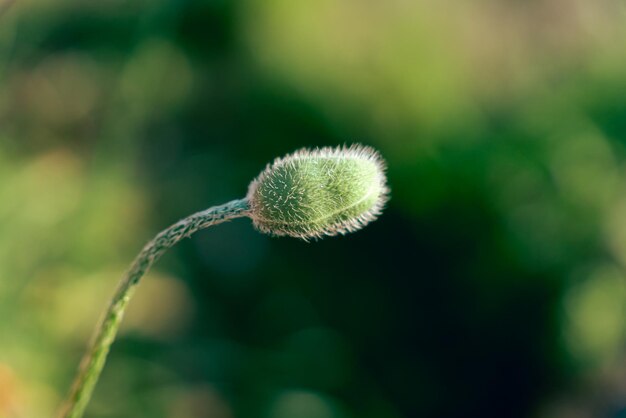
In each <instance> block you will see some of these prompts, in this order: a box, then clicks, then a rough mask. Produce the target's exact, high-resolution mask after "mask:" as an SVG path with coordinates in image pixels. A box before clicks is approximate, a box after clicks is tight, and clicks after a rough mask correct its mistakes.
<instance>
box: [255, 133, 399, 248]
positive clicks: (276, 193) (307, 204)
mask: <svg viewBox="0 0 626 418" xmlns="http://www.w3.org/2000/svg"><path fill="white" fill-rule="evenodd" d="M246 199H247V201H248V204H249V207H250V209H249V212H248V216H249V217H250V218H251V219H252V221H253V223H254V226H255V227H256V228H257V229H258V230H260V231H261V232H264V233H268V234H271V235H277V236H284V235H288V236H291V237H296V238H302V239H304V240H308V239H310V238H321V237H323V236H325V235H337V234H346V233H348V232H353V231H356V230H358V229H361V228H363V227H364V226H365V225H367V224H368V223H369V222H371V221H373V220H375V219H376V218H377V217H378V215H380V213H381V211H382V209H383V207H384V205H385V203H386V202H387V200H388V199H389V188H388V187H387V179H386V176H385V162H384V160H383V159H382V157H381V156H380V154H379V153H378V152H377V151H376V150H374V149H373V148H371V147H368V146H364V145H359V144H354V145H351V146H341V147H337V148H331V147H324V148H319V149H314V150H308V149H301V150H298V151H296V152H294V153H292V154H289V155H286V156H285V157H282V158H277V159H276V160H275V161H274V162H273V163H271V164H268V166H267V167H266V168H265V170H264V171H263V172H261V174H260V175H259V176H258V177H257V178H256V179H255V180H254V181H253V182H252V183H251V184H250V187H249V189H248V194H247V197H246Z"/></svg>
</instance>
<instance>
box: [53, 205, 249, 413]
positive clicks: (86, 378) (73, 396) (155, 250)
mask: <svg viewBox="0 0 626 418" xmlns="http://www.w3.org/2000/svg"><path fill="white" fill-rule="evenodd" d="M248 211H249V206H248V201H247V200H246V199H242V200H233V201H232V202H229V203H226V204H224V205H221V206H214V207H212V208H210V209H207V210H205V211H202V212H198V213H195V214H193V215H191V216H188V217H187V218H185V219H182V220H180V221H178V222H177V223H175V224H174V225H172V226H170V227H169V228H167V229H165V230H163V231H161V232H160V233H159V234H158V235H157V236H156V237H155V238H154V239H153V240H152V241H150V242H149V243H147V244H146V245H145V247H143V249H142V250H141V252H140V253H139V255H138V256H137V257H136V258H135V260H134V261H133V264H132V265H131V266H130V269H129V270H128V271H127V272H126V274H125V275H124V277H123V278H122V281H121V282H120V284H119V285H118V288H117V290H116V292H115V294H114V295H113V298H112V299H111V303H110V304H109V307H108V309H107V310H106V312H105V314H104V316H103V317H102V320H101V322H100V325H99V326H98V328H97V329H96V333H95V334H94V336H93V338H92V342H91V345H90V348H89V349H88V350H87V352H86V353H85V355H84V357H83V360H82V362H81V364H80V368H79V370H78V374H77V375H76V378H75V379H74V383H73V385H72V389H71V391H70V394H69V396H68V398H67V400H66V402H65V404H64V405H63V407H62V409H61V412H60V414H59V418H80V417H82V415H83V412H84V411H85V408H86V407H87V403H88V402H89V399H90V398H91V394H92V392H93V390H94V387H95V386H96V383H97V381H98V378H99V377H100V372H101V371H102V368H103V367H104V363H105V362H106V358H107V354H108V353H109V348H110V347H111V344H112V343H113V341H114V340H115V336H116V334H117V331H118V329H119V327H120V323H121V322H122V317H123V316H124V311H125V310H126V306H127V305H128V302H129V301H130V298H131V297H132V295H133V293H134V291H135V288H136V286H137V284H138V283H139V280H140V279H141V278H142V277H143V275H144V274H145V273H146V272H147V271H148V270H149V269H150V267H151V266H152V265H153V264H154V263H155V262H156V261H157V260H158V259H159V258H160V257H161V256H162V255H163V254H164V253H165V251H167V250H168V249H169V248H171V247H172V246H174V244H176V243H177V242H178V241H180V240H181V239H183V238H186V237H189V236H190V235H191V234H193V233H194V232H196V231H199V230H201V229H204V228H207V227H209V226H212V225H216V224H219V223H222V222H225V221H228V220H230V219H234V218H240V217H242V216H246V215H247V213H248Z"/></svg>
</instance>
